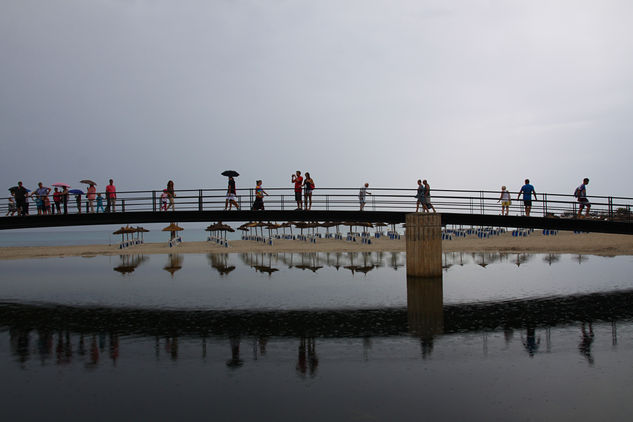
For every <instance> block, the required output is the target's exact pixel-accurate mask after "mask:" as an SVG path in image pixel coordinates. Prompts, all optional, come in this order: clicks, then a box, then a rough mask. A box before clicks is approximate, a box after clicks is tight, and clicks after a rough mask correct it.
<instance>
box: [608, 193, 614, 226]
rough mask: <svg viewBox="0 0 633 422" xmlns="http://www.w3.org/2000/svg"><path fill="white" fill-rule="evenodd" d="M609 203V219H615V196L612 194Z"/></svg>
mask: <svg viewBox="0 0 633 422" xmlns="http://www.w3.org/2000/svg"><path fill="white" fill-rule="evenodd" d="M608 203H609V211H608V212H609V220H611V219H613V197H612V196H610V197H609V198H608Z"/></svg>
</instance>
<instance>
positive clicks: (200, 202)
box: [0, 188, 633, 221]
mask: <svg viewBox="0 0 633 422" xmlns="http://www.w3.org/2000/svg"><path fill="white" fill-rule="evenodd" d="M266 191H267V193H268V194H269V195H268V196H266V197H265V198H264V204H265V207H266V209H269V210H273V209H274V210H294V209H295V208H297V203H296V201H295V194H294V191H293V189H292V188H266ZM369 192H370V195H367V197H366V205H365V210H367V211H411V212H413V211H415V209H416V201H417V200H416V198H415V193H416V190H415V189H413V188H370V190H369ZM162 193H163V191H162V190H151V191H123V192H117V199H116V203H115V210H116V212H139V211H154V212H163V209H164V204H163V202H162V200H161V195H162ZM175 193H176V197H175V199H174V202H175V209H176V210H179V211H210V210H214V211H217V210H223V209H224V208H225V204H226V190H225V189H185V190H177V191H175ZM358 193H359V189H358V188H318V189H315V190H314V192H313V194H312V209H314V210H358V209H359V207H360V206H359V197H358ZM101 195H102V197H103V206H104V207H105V206H106V200H105V193H103V192H102V193H101ZM511 195H512V204H511V205H510V214H511V215H525V208H524V204H523V201H522V200H520V199H517V195H518V194H517V192H511ZM499 197H500V192H499V191H490V190H479V191H475V190H458V189H434V190H433V191H432V196H431V202H432V204H433V206H434V207H435V209H436V210H437V211H438V212H459V213H470V214H500V213H501V203H500V201H499ZM49 198H50V200H51V207H54V205H53V201H52V195H50V196H49ZM301 198H302V202H303V203H304V195H303V193H302V196H301ZM537 198H538V200H535V201H533V203H532V212H531V215H532V216H547V215H551V216H557V217H571V216H573V215H575V214H576V213H577V212H578V202H577V199H576V198H575V197H574V196H573V195H569V194H557V193H539V194H538V195H537ZM254 200H255V189H254V188H246V189H238V190H237V202H238V204H239V205H240V207H242V208H243V209H250V208H251V205H252V204H253V202H254ZM589 200H590V201H591V215H593V216H596V217H600V218H605V219H613V220H618V221H633V216H632V211H633V198H630V197H620V196H590V197H589ZM0 201H1V203H0V215H2V216H4V215H6V214H7V211H8V210H9V205H8V204H9V201H8V197H5V198H3V199H2V200H0ZM29 202H30V205H29V212H30V214H31V215H33V214H37V208H36V206H35V201H34V199H31V200H30V201H29ZM96 205H97V203H96V201H95V202H94V206H95V208H96ZM67 208H68V212H69V213H77V203H76V197H75V196H74V195H70V196H69V198H68V204H67ZM86 208H87V200H86V198H85V196H81V211H82V212H86ZM62 210H63V207H62Z"/></svg>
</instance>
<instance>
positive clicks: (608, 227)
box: [0, 210, 633, 234]
mask: <svg viewBox="0 0 633 422" xmlns="http://www.w3.org/2000/svg"><path fill="white" fill-rule="evenodd" d="M407 214H410V212H407V211H337V210H329V211H327V210H313V211H294V210H293V211H284V210H266V211H250V210H249V211H241V210H240V211H163V212H160V211H157V212H153V211H131V212H115V213H99V214H92V213H89V214H86V213H83V214H61V215H60V214H57V215H46V216H37V215H30V216H21V217H10V218H0V230H8V229H25V228H37V227H64V226H90V225H127V224H130V225H137V224H147V223H170V222H216V221H222V222H247V221H320V222H324V221H332V222H341V223H343V222H348V221H354V222H370V223H377V222H382V223H388V224H401V223H404V222H405V219H406V215H407ZM440 216H441V221H442V226H447V225H455V226H460V225H461V226H484V227H516V228H533V229H551V230H578V231H584V232H593V233H619V234H633V224H631V223H628V222H619V221H607V220H596V219H582V218H580V219H576V218H557V217H525V216H501V215H491V214H470V213H453V212H447V213H440Z"/></svg>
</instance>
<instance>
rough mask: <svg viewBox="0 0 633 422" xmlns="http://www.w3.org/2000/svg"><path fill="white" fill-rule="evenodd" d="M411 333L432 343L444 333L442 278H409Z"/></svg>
mask: <svg viewBox="0 0 633 422" xmlns="http://www.w3.org/2000/svg"><path fill="white" fill-rule="evenodd" d="M407 315H408V320H409V332H410V333H411V334H413V335H416V336H419V337H420V338H421V339H423V340H425V341H428V342H431V343H432V340H433V337H435V336H436V335H438V334H442V333H443V332H444V293H443V288H442V277H414V276H410V275H408V276H407Z"/></svg>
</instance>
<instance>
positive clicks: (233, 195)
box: [224, 176, 240, 211]
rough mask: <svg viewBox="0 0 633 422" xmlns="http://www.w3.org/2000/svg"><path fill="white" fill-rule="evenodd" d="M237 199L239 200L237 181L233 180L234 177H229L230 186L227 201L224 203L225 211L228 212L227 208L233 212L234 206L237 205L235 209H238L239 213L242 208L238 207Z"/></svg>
mask: <svg viewBox="0 0 633 422" xmlns="http://www.w3.org/2000/svg"><path fill="white" fill-rule="evenodd" d="M236 199H237V190H236V188H235V179H234V178H233V176H229V186H228V188H227V191H226V201H225V202H224V211H226V210H227V208H228V209H229V210H231V208H233V205H235V208H237V210H238V211H239V209H240V206H239V205H238V203H237V201H236Z"/></svg>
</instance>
